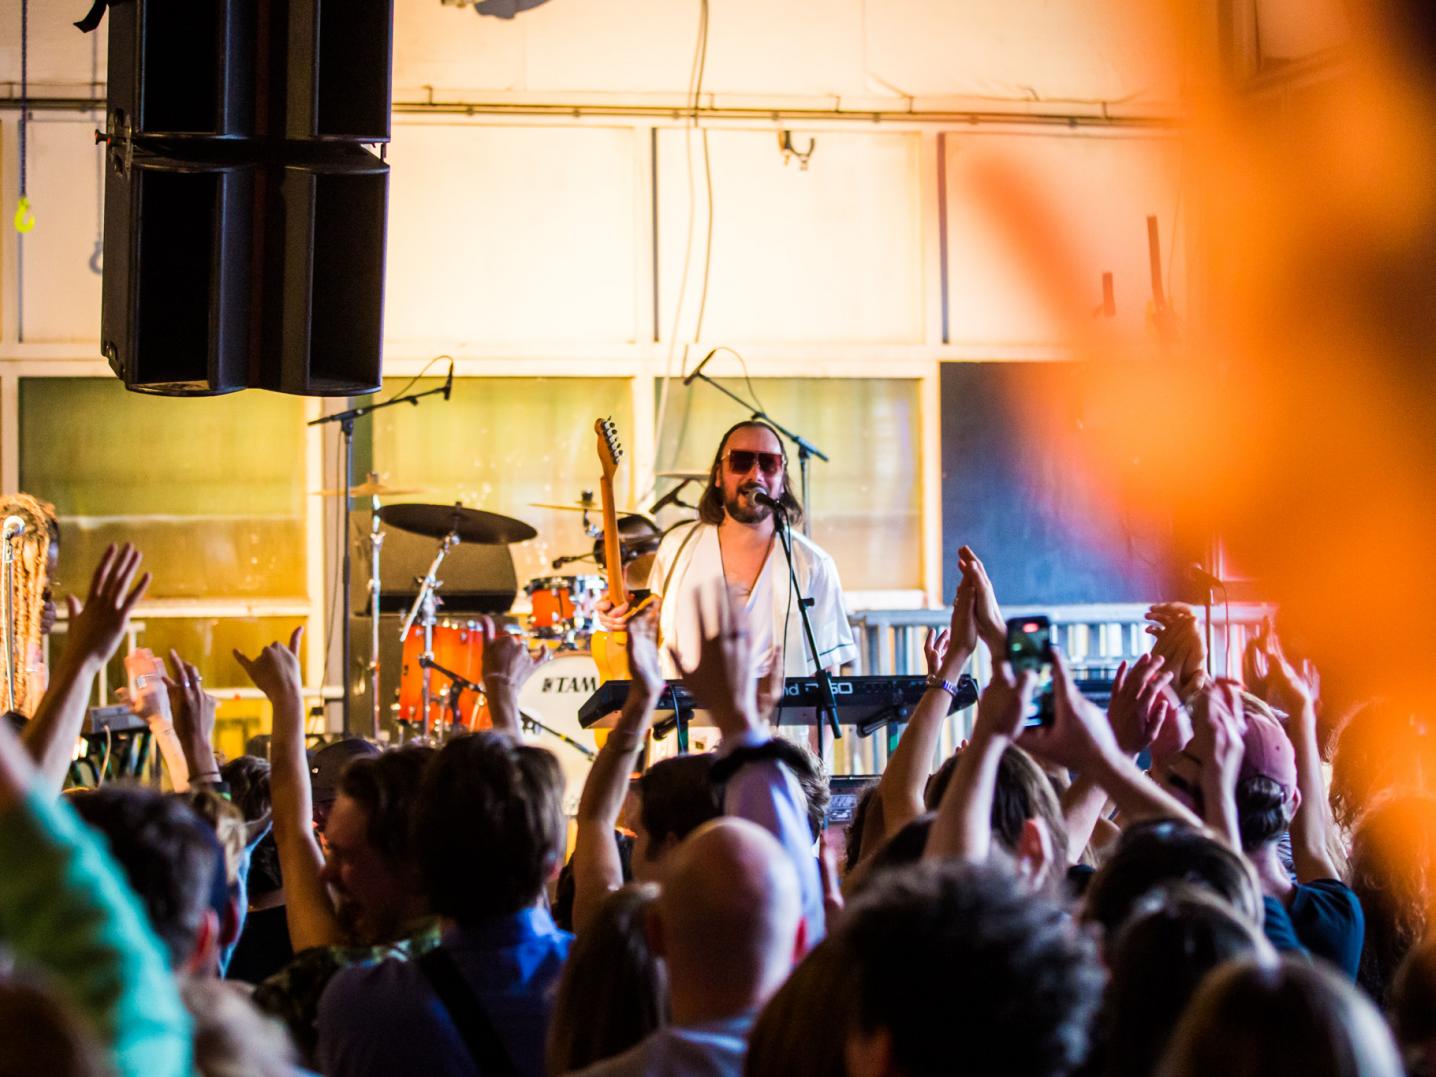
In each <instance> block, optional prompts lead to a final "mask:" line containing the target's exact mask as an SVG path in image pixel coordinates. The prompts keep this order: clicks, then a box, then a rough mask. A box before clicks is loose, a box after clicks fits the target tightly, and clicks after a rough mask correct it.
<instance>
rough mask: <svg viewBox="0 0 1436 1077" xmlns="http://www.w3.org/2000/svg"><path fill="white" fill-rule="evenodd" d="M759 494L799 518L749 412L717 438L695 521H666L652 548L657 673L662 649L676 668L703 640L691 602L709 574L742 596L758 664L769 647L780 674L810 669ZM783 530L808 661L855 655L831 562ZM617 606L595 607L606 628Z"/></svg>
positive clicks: (831, 663)
mask: <svg viewBox="0 0 1436 1077" xmlns="http://www.w3.org/2000/svg"><path fill="white" fill-rule="evenodd" d="M759 494H764V495H766V496H768V497H770V498H772V499H773V500H774V501H776V502H778V503H779V504H780V505H782V506H783V508H784V510H785V511H786V513H787V517H788V520H789V522H791V523H792V524H794V525H796V524H798V523H799V521H800V520H801V519H802V514H803V510H802V506H801V505H799V504H798V499H797V498H796V497H794V496H793V493H792V491H791V489H789V482H788V461H787V457H786V456H785V455H784V453H783V444H782V441H781V440H780V439H779V437H778V434H777V432H776V431H775V430H774V429H773V428H772V427H771V426H769V425H767V424H766V423H761V422H756V421H751V420H750V421H748V422H742V423H739V424H738V425H737V426H734V427H733V428H732V429H730V430H729V431H728V432H727V433H726V434H724V435H723V439H722V441H720V442H719V444H718V452H717V455H716V456H715V457H714V459H713V468H712V470H711V471H710V472H709V480H708V489H707V490H706V491H705V492H704V494H703V497H702V499H701V500H700V501H699V502H698V517H699V518H698V522H696V523H693V524H686V525H681V526H679V527H676V528H674V529H673V530H672V531H670V532H669V533H668V534H667V535H666V536H665V537H664V539H663V543H662V545H660V546H659V548H658V556H657V558H656V560H655V561H654V564H653V571H652V574H651V575H650V576H649V581H648V586H649V590H651V591H652V592H653V593H654V594H656V595H661V596H662V603H663V605H662V612H661V614H660V617H659V631H660V632H661V633H662V638H663V641H664V645H665V646H664V651H665V653H664V656H663V660H664V665H665V670H664V673H665V675H666V676H669V677H673V676H676V675H677V671H676V670H674V669H673V668H672V661H671V659H670V658H669V657H668V655H667V653H666V652H667V649H668V648H673V649H674V650H676V651H677V652H678V658H679V661H681V662H682V663H683V665H684V666H685V667H687V668H690V669H691V668H693V667H694V666H696V665H697V663H698V651H699V647H700V646H701V644H702V642H703V638H702V631H701V628H700V625H699V619H698V603H699V601H700V596H701V595H702V594H703V593H704V585H705V584H707V585H709V586H711V583H712V581H713V580H715V579H720V580H723V581H724V582H725V583H726V585H727V586H728V588H729V589H730V590H732V591H735V592H737V594H738V595H740V596H741V597H742V598H743V600H744V603H745V605H746V608H747V611H748V619H749V624H750V626H751V631H752V633H753V641H752V652H751V653H752V654H754V655H755V656H758V660H757V664H758V669H759V671H760V672H764V671H767V670H768V669H769V668H770V667H771V664H772V659H773V655H774V653H775V650H777V649H779V648H780V649H781V653H782V655H783V665H784V675H785V676H788V677H802V676H806V675H808V674H810V673H812V672H814V671H815V670H816V668H817V665H815V664H814V662H813V661H812V657H811V655H810V654H809V648H808V643H807V640H806V639H804V636H803V623H802V617H801V615H800V613H799V611H798V598H799V595H797V594H794V592H793V589H792V586H791V583H790V580H789V577H788V564H787V560H786V559H785V558H784V556H783V547H782V545H781V540H780V539H779V538H778V533H777V523H776V521H775V520H774V516H773V510H772V509H771V508H769V507H768V506H766V505H763V504H761V503H759V501H758V500H757V496H758V495H759ZM792 535H793V567H794V569H795V570H796V573H797V577H798V588H799V590H800V592H801V595H802V597H805V598H811V599H812V600H813V605H812V606H811V607H810V609H809V613H810V616H811V618H812V622H813V635H814V637H815V638H816V642H817V648H818V663H817V664H819V665H822V666H823V667H825V668H827V669H829V670H830V671H834V672H835V671H836V670H837V668H838V667H839V666H841V665H842V664H843V663H845V662H850V661H852V660H853V659H854V658H855V657H856V655H857V648H856V646H854V644H853V634H852V629H851V628H850V627H849V625H848V618H847V613H846V611H845V609H844V607H843V595H842V585H841V584H840V583H839V582H838V570H837V566H836V565H834V564H833V559H832V558H831V557H829V556H828V555H827V554H826V553H824V552H823V550H821V549H820V548H819V547H818V546H817V545H815V544H814V543H813V542H812V541H810V540H809V539H807V538H805V537H804V536H803V535H801V534H799V533H798V532H797V531H796V530H794V531H793V532H792ZM626 612H627V607H626V606H619V607H616V608H613V609H608V610H603V611H602V612H600V619H601V620H602V621H603V623H604V624H605V625H606V626H608V627H610V628H621V627H622V623H621V622H622V618H623V615H624V614H625V613H626ZM710 613H711V611H710ZM709 619H710V622H711V621H712V620H713V617H712V616H710V618H709Z"/></svg>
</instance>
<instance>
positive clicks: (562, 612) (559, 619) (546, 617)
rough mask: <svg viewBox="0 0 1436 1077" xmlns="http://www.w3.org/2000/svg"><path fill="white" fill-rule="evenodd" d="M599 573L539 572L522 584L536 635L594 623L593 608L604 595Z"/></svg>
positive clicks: (544, 634) (560, 631) (580, 629)
mask: <svg viewBox="0 0 1436 1077" xmlns="http://www.w3.org/2000/svg"><path fill="white" fill-rule="evenodd" d="M603 591H604V582H603V577H602V576H541V577H539V578H538V579H536V580H530V581H529V582H528V583H527V584H525V585H524V594H526V595H528V596H529V602H530V604H531V606H532V609H533V612H532V613H531V614H530V615H529V627H530V629H532V630H533V632H534V634H535V635H539V636H550V635H562V634H563V633H564V632H575V631H577V632H582V631H587V630H589V629H591V628H592V627H593V618H594V609H595V607H596V606H597V605H598V600H599V598H600V597H601V596H602V595H603Z"/></svg>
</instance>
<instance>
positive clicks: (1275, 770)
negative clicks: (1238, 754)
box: [1237, 710, 1296, 792]
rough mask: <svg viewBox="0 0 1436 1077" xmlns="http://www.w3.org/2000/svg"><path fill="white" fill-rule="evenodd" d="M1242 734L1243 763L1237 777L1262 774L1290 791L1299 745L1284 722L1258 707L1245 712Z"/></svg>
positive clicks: (1294, 782) (1294, 774)
mask: <svg viewBox="0 0 1436 1077" xmlns="http://www.w3.org/2000/svg"><path fill="white" fill-rule="evenodd" d="M1246 722H1247V731H1246V733H1245V734H1243V735H1242V749H1243V751H1242V766H1241V770H1240V772H1239V773H1238V774H1237V780H1238V781H1241V780H1242V779H1244V778H1251V777H1255V776H1257V775H1261V776H1262V777H1264V778H1270V779H1271V780H1272V781H1274V782H1277V783H1278V784H1280V785H1281V786H1282V787H1283V788H1284V789H1286V790H1287V791H1288V792H1290V791H1291V790H1293V789H1295V788H1296V749H1295V748H1293V747H1292V746H1291V738H1290V737H1288V736H1287V735H1286V730H1285V729H1283V728H1282V727H1281V723H1279V722H1277V721H1276V719H1274V718H1270V717H1268V716H1267V715H1265V714H1262V713H1260V712H1257V711H1252V710H1248V711H1247V713H1246Z"/></svg>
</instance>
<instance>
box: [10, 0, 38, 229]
mask: <svg viewBox="0 0 1436 1077" xmlns="http://www.w3.org/2000/svg"><path fill="white" fill-rule="evenodd" d="M29 104H30V0H20V202H19V204H18V205H17V206H16V207H15V231H17V232H19V233H20V234H21V235H24V234H25V233H26V232H28V231H30V229H32V228H34V227H35V214H34V213H33V212H32V211H31V209H30V198H29V196H28V195H27V194H26V192H25V135H26V128H27V127H29V124H30V120H29Z"/></svg>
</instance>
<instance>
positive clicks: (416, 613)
mask: <svg viewBox="0 0 1436 1077" xmlns="http://www.w3.org/2000/svg"><path fill="white" fill-rule="evenodd" d="M458 544H459V535H458V532H457V531H450V532H449V533H448V534H447V535H445V536H444V537H443V538H442V539H441V540H440V541H439V552H438V553H436V554H435V555H434V560H433V561H431V562H430V563H429V571H428V572H426V573H425V574H424V578H423V580H422V581H420V583H419V593H418V594H417V595H415V596H414V604H413V605H412V606H410V607H409V612H408V614H407V615H406V616H405V617H404V624H403V626H402V627H400V629H399V642H400V643H403V642H404V638H405V637H406V636H408V634H409V629H410V628H412V627H413V626H414V620H415V618H419V624H420V625H422V626H423V629H424V653H423V655H422V657H421V659H420V665H421V666H422V667H423V670H424V681H423V692H422V694H421V696H420V699H421V703H422V706H423V709H424V736H426V737H427V736H429V735H430V733H431V732H432V729H433V724H434V720H433V716H432V715H430V713H429V704H430V702H431V701H432V699H433V687H432V683H431V680H432V670H431V668H430V667H431V665H432V663H433V661H434V622H435V620H436V619H437V617H436V614H437V611H438V606H439V598H438V596H437V595H436V594H435V592H436V591H438V589H439V588H440V587H442V586H443V581H442V580H440V579H439V578H438V572H439V566H440V565H442V564H443V563H444V558H445V557H447V556H448V555H449V550H451V549H452V548H453V547H455V546H457V545H458ZM424 659H427V660H428V661H427V662H426V661H424Z"/></svg>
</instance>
